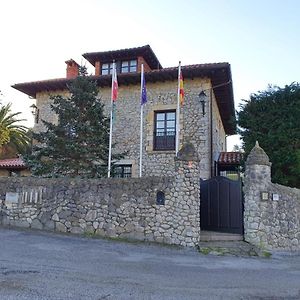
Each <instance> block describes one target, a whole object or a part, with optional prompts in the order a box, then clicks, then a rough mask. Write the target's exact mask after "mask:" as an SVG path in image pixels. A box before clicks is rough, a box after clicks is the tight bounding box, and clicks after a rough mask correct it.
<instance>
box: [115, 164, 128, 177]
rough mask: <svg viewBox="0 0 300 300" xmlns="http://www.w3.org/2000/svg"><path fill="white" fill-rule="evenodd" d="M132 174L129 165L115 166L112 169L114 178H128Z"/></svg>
mask: <svg viewBox="0 0 300 300" xmlns="http://www.w3.org/2000/svg"><path fill="white" fill-rule="evenodd" d="M131 174H132V166H131V165H116V166H115V167H114V177H116V178H130V177H131Z"/></svg>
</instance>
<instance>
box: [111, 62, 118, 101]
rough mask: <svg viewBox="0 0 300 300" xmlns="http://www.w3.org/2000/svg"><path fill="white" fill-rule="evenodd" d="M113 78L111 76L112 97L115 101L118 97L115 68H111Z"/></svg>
mask: <svg viewBox="0 0 300 300" xmlns="http://www.w3.org/2000/svg"><path fill="white" fill-rule="evenodd" d="M112 76H113V78H112V99H113V102H115V101H116V100H117V98H118V79H117V71H116V68H115V67H114V68H113V75H112Z"/></svg>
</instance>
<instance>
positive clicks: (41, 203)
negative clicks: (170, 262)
mask: <svg viewBox="0 0 300 300" xmlns="http://www.w3.org/2000/svg"><path fill="white" fill-rule="evenodd" d="M175 164H176V172H175V173H176V175H175V176H172V177H145V178H128V179H125V178H120V179H117V178H115V179H99V180H96V179H89V180H86V179H67V178H63V179H46V178H34V177H26V178H0V204H1V207H0V224H1V225H3V226H15V227H25V228H34V229H44V230H51V231H59V232H70V233H75V234H76V233H77V234H83V233H88V234H97V235H100V236H105V237H119V238H129V239H137V240H144V241H156V242H163V243H168V244H178V245H183V246H195V245H197V244H198V240H199V237H200V224H199V223H200V219H199V209H200V208H199V194H200V183H199V164H198V162H195V161H188V160H176V162H175ZM158 191H162V192H163V193H164V195H165V203H164V205H158V204H156V198H157V192H158Z"/></svg>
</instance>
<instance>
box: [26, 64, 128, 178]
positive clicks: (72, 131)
mask: <svg viewBox="0 0 300 300" xmlns="http://www.w3.org/2000/svg"><path fill="white" fill-rule="evenodd" d="M68 90H69V92H70V97H68V98H64V97H62V96H61V95H56V96H52V97H51V99H52V101H53V104H52V105H51V109H52V111H53V113H56V114H57V115H58V123H57V124H53V123H50V122H47V121H44V120H43V123H44V125H45V127H46V131H44V132H40V133H33V139H34V141H35V146H33V151H32V154H30V155H27V156H26V157H24V158H25V161H26V162H27V164H28V165H29V166H30V168H31V172H32V174H33V175H36V176H46V177H62V176H69V177H77V176H79V177H86V178H97V177H102V176H105V175H106V172H107V161H108V142H109V119H108V118H107V117H106V116H105V115H104V109H103V108H104V105H103V104H102V102H101V100H100V99H99V98H98V97H97V95H98V88H97V85H96V82H94V81H93V80H91V78H90V77H89V76H87V71H86V68H85V67H81V68H80V71H79V76H78V77H77V78H75V79H74V81H73V82H72V83H71V84H70V85H69V86H68ZM121 157H122V155H115V156H114V158H116V159H118V158H121Z"/></svg>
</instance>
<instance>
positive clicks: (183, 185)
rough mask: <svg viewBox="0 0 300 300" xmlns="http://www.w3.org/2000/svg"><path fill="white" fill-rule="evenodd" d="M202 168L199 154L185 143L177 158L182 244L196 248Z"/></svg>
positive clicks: (176, 184) (176, 186)
mask: <svg viewBox="0 0 300 300" xmlns="http://www.w3.org/2000/svg"><path fill="white" fill-rule="evenodd" d="M199 178H200V167H199V157H198V154H197V152H196V150H195V148H194V146H193V144H191V143H185V144H184V145H183V146H182V148H181V150H180V151H179V152H178V154H177V157H175V187H174V188H175V191H176V192H175V194H174V196H175V195H176V196H177V197H176V196H175V197H174V198H177V199H176V202H177V207H178V208H177V210H178V211H177V214H179V215H180V219H179V224H178V228H177V229H178V230H180V228H181V230H180V231H181V233H180V237H178V238H179V239H182V240H181V244H182V245H184V246H196V245H198V242H199V239H200V180H199Z"/></svg>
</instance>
